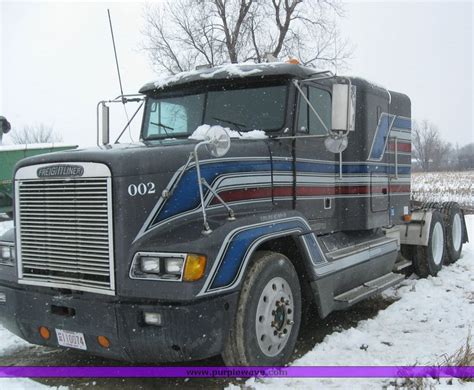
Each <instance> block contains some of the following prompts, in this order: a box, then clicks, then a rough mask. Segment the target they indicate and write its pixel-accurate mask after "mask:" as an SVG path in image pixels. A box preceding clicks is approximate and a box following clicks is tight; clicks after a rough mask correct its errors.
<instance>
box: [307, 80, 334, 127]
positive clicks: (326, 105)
mask: <svg viewBox="0 0 474 390" xmlns="http://www.w3.org/2000/svg"><path fill="white" fill-rule="evenodd" d="M309 101H310V102H311V104H312V106H313V107H314V108H315V109H316V111H317V113H318V114H319V117H320V118H321V119H322V121H323V122H324V124H325V125H326V127H327V128H328V129H331V95H330V94H329V92H328V91H325V90H323V89H319V88H314V87H309ZM308 128H309V134H313V135H324V134H326V133H327V131H326V129H325V128H324V126H323V124H322V123H321V121H320V120H319V119H318V117H317V116H316V115H315V114H314V112H313V110H311V109H309V126H308Z"/></svg>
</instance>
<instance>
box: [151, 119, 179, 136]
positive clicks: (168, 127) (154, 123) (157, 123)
mask: <svg viewBox="0 0 474 390" xmlns="http://www.w3.org/2000/svg"><path fill="white" fill-rule="evenodd" d="M150 124H152V125H155V126H159V127H162V128H163V130H164V131H165V133H166V136H167V137H169V136H170V135H169V134H168V132H167V131H166V129H168V130H171V131H173V130H174V127H170V126H166V125H164V124H163V123H161V122H152V121H150Z"/></svg>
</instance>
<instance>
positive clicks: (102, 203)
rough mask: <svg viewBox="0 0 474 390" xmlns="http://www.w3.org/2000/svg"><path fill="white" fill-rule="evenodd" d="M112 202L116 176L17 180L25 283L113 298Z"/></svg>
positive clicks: (21, 267) (21, 269)
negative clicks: (111, 178) (112, 182)
mask: <svg viewBox="0 0 474 390" xmlns="http://www.w3.org/2000/svg"><path fill="white" fill-rule="evenodd" d="M88 165H92V164H91V163H88ZM110 199H111V181H110V177H80V178H56V179H34V180H17V182H16V205H17V210H16V216H17V230H18V231H17V242H18V263H19V282H20V283H23V284H34V285H41V286H50V287H59V288H68V289H75V290H83V291H93V292H101V293H104V294H113V293H114V288H115V286H114V278H113V241H112V237H113V234H112V223H111V222H112V211H111V201H110Z"/></svg>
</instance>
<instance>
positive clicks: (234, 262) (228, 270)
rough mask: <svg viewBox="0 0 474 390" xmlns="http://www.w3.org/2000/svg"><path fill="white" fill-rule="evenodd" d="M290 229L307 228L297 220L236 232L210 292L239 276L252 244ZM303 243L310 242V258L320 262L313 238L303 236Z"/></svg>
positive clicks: (319, 254) (229, 283) (302, 230)
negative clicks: (264, 237) (266, 236)
mask: <svg viewBox="0 0 474 390" xmlns="http://www.w3.org/2000/svg"><path fill="white" fill-rule="evenodd" d="M291 229H298V230H300V231H301V232H305V231H306V230H307V227H306V226H305V225H304V224H303V223H302V222H301V221H299V220H294V221H288V222H280V223H278V222H271V223H269V224H268V225H265V226H259V227H255V228H250V229H246V230H243V231H240V232H238V233H237V234H236V235H235V236H234V237H233V238H232V239H231V242H230V244H229V245H228V247H227V248H226V250H225V255H224V258H223V260H222V262H221V263H220V265H219V267H218V269H217V271H216V276H215V278H214V280H213V281H212V284H211V286H210V290H212V289H216V288H222V287H226V286H230V285H231V284H232V283H233V282H234V281H235V280H236V279H237V276H238V274H239V269H240V267H241V265H242V262H243V261H244V259H245V256H246V254H247V250H248V249H249V248H251V246H252V244H253V243H254V242H255V241H257V240H258V239H260V238H261V237H263V236H265V235H268V234H277V233H279V232H285V231H288V230H291ZM304 238H305V241H306V243H307V244H308V239H310V240H311V241H312V245H308V249H309V251H310V255H311V258H312V259H313V261H316V262H322V261H323V258H322V255H321V253H320V250H319V249H318V247H317V245H316V243H315V242H314V241H315V240H314V237H313V236H305V237H304Z"/></svg>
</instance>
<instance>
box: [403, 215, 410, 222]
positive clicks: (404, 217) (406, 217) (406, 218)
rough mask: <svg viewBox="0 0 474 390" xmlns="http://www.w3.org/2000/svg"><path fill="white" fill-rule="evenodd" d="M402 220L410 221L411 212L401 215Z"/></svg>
mask: <svg viewBox="0 0 474 390" xmlns="http://www.w3.org/2000/svg"><path fill="white" fill-rule="evenodd" d="M403 221H405V222H410V221H411V214H405V215H404V216H403Z"/></svg>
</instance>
